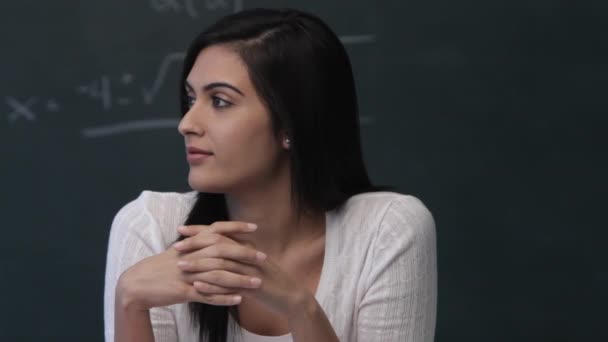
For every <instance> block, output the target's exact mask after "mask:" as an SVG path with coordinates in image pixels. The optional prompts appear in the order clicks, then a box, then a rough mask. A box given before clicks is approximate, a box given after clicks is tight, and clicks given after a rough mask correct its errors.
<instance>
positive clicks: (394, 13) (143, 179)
mask: <svg viewBox="0 0 608 342" xmlns="http://www.w3.org/2000/svg"><path fill="white" fill-rule="evenodd" d="M260 6H261V7H264V6H265V7H284V6H290V7H297V8H300V9H304V10H309V11H312V12H314V13H316V14H318V15H319V16H321V17H322V18H324V19H325V20H327V21H328V22H329V24H330V25H331V26H332V27H333V28H334V29H335V31H336V32H337V33H338V34H339V35H340V37H341V38H342V39H343V41H344V43H345V44H346V46H347V49H348V51H349V54H350V56H351V59H352V62H353V66H354V71H355V77H356V80H357V86H358V91H359V96H360V106H361V113H362V114H361V115H362V118H361V119H362V120H361V121H362V134H363V143H364V151H365V158H366V162H367V164H368V167H369V170H370V173H371V175H372V178H373V179H374V181H375V182H377V183H381V184H392V185H395V186H396V187H397V188H398V189H399V190H400V191H401V192H404V193H409V194H413V195H416V196H418V197H419V198H420V199H422V200H423V201H424V202H425V204H427V206H428V207H429V208H430V209H431V211H432V212H433V214H434V215H435V219H436V222H437V231H438V247H439V248H438V251H439V291H440V292H439V311H438V325H437V340H438V341H583V340H591V339H594V340H602V339H607V338H608V333H606V330H604V329H602V330H600V329H599V328H600V327H601V326H602V325H603V323H604V320H605V310H604V307H605V304H606V287H607V285H608V272H607V268H606V264H605V261H606V259H605V258H604V257H603V256H602V255H600V251H601V250H602V249H605V247H604V246H605V245H606V241H607V237H608V234H607V233H606V227H607V225H606V223H605V217H604V215H601V213H602V211H603V210H604V206H605V204H606V199H605V196H606V194H607V191H606V186H605V181H604V178H605V176H606V174H607V170H606V169H607V167H606V166H607V162H606V150H607V148H606V147H607V146H606V143H605V142H602V141H600V136H601V135H602V134H605V131H606V129H607V125H606V108H607V106H606V105H607V102H608V100H607V99H608V95H607V94H606V91H607V85H608V82H607V81H608V46H607V43H606V36H607V35H608V29H607V27H606V24H605V23H606V22H607V21H608V17H607V16H606V9H607V3H606V2H605V1H579V2H573V1H570V2H568V1H548V0H525V1H524V0H512V1H496V0H485V1H482V0H477V1H454V0H431V1H396V0H395V1H362V0H353V1H321V0H314V1H313V0H310V1H303V0H298V1H256V0H234V1H229V0H225V1H222V0H142V1H118V0H107V1H67V0H64V1H32V0H28V1H26V0H23V1H3V2H2V3H1V4H0V28H1V29H0V43H1V44H2V48H1V56H2V57H1V59H0V75H1V79H0V152H1V153H2V154H1V159H0V180H1V182H2V183H1V184H2V194H1V198H2V201H1V203H0V204H1V207H0V208H1V209H0V210H1V214H2V216H1V217H2V221H1V222H2V231H3V233H2V248H1V249H0V277H1V283H0V294H1V298H2V301H1V304H2V305H1V310H0V340H2V341H38V340H45V341H46V340H48V341H101V340H102V336H103V333H102V312H103V306H102V295H103V294H102V290H103V274H104V268H105V265H104V262H105V252H106V244H107V238H108V232H109V228H110V223H111V220H112V218H113V215H114V214H115V213H116V211H117V210H118V209H119V208H120V207H121V206H122V205H124V204H125V203H126V202H128V201H130V200H132V199H134V198H135V197H136V196H137V195H138V194H139V193H140V192H141V191H142V190H144V189H151V190H157V191H186V190H188V187H187V183H186V171H187V164H186V162H185V159H184V155H183V147H182V139H181V137H180V136H179V135H178V134H177V131H176V127H175V125H176V123H177V119H178V117H179V111H178V105H177V96H176V95H177V82H178V74H179V70H180V67H181V65H180V63H181V59H182V58H183V51H184V49H185V47H186V46H187V45H188V43H189V41H190V40H191V39H192V38H193V37H194V35H195V34H196V33H198V32H199V31H200V30H201V29H202V28H204V27H205V26H206V25H208V24H209V23H211V22H212V21H214V20H215V19H217V18H219V17H220V16H222V15H225V14H228V13H231V12H234V11H235V10H238V9H239V8H250V7H260ZM602 254H603V253H602Z"/></svg>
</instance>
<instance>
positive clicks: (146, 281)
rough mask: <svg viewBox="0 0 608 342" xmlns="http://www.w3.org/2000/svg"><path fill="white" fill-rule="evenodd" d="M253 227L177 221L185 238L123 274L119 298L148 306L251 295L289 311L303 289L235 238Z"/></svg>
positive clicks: (231, 301)
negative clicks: (180, 223)
mask: <svg viewBox="0 0 608 342" xmlns="http://www.w3.org/2000/svg"><path fill="white" fill-rule="evenodd" d="M256 229H257V226H256V225H255V224H251V223H246V222H236V221H226V222H215V223H213V224H211V225H190V226H180V227H178V231H179V233H181V234H182V235H184V236H186V238H185V239H183V240H181V241H179V242H176V243H175V244H173V246H172V247H170V248H169V249H167V250H166V251H165V252H162V253H159V254H157V255H154V256H151V257H148V258H145V259H143V260H141V261H140V262H138V263H136V264H135V265H133V266H132V267H131V268H129V269H128V270H126V271H125V272H124V273H123V274H122V275H121V277H120V279H119V282H118V288H117V295H118V296H117V301H121V302H122V304H123V305H128V306H132V307H135V308H137V309H141V310H147V309H150V308H152V307H158V306H167V305H172V304H177V303H184V302H201V303H206V304H211V305H221V306H230V305H236V304H239V303H240V302H241V300H242V297H250V298H252V299H255V300H256V301H259V302H260V303H261V304H263V305H264V306H266V307H268V308H269V309H271V310H273V311H275V312H277V313H281V314H285V315H289V314H290V313H291V311H292V308H295V307H297V305H298V301H299V300H301V299H303V298H304V297H305V296H303V295H304V294H306V293H307V289H306V288H304V287H302V286H301V285H298V282H297V281H295V280H294V279H292V278H291V277H290V276H289V275H288V274H287V273H285V272H283V271H282V270H281V268H280V267H279V266H278V265H277V264H275V263H274V262H272V261H271V260H270V259H269V258H268V257H267V256H266V254H264V253H263V252H261V251H258V250H256V249H255V248H254V247H255V246H251V245H247V244H245V243H241V242H239V241H240V240H239V236H241V237H242V236H243V234H250V233H252V232H254V231H255V230H256Z"/></svg>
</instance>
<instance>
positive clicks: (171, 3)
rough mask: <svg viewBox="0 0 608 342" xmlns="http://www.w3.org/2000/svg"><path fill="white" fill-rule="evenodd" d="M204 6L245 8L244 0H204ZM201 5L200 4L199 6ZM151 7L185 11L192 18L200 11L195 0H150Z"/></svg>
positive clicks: (167, 10) (208, 7) (210, 7)
mask: <svg viewBox="0 0 608 342" xmlns="http://www.w3.org/2000/svg"><path fill="white" fill-rule="evenodd" d="M200 2H202V6H203V7H204V8H205V10H207V11H216V10H223V9H229V8H230V7H231V6H232V10H233V11H234V12H238V11H240V10H242V9H243V0H233V1H232V3H231V2H230V1H228V0H204V1H200ZM199 7H200V6H199ZM150 8H152V10H154V11H156V12H159V13H161V12H175V13H181V12H185V13H186V14H187V15H188V16H189V17H190V18H198V16H199V12H198V11H197V9H196V6H195V4H194V1H193V0H150Z"/></svg>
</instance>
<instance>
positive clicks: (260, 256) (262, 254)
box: [255, 252, 266, 261]
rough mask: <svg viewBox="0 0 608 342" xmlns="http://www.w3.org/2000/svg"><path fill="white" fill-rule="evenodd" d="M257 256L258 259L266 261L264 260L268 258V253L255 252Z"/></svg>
mask: <svg viewBox="0 0 608 342" xmlns="http://www.w3.org/2000/svg"><path fill="white" fill-rule="evenodd" d="M255 257H256V258H257V259H258V261H264V260H266V254H264V253H262V252H257V253H256V254H255Z"/></svg>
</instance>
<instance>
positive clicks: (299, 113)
mask: <svg viewBox="0 0 608 342" xmlns="http://www.w3.org/2000/svg"><path fill="white" fill-rule="evenodd" d="M218 44H221V45H224V46H228V47H231V48H233V49H234V51H235V52H237V53H238V55H239V56H240V57H241V59H242V60H243V62H244V63H245V65H246V66H247V70H248V72H249V77H250V79H251V81H252V83H253V86H254V88H255V90H256V92H257V94H258V96H259V97H260V99H261V100H262V101H263V103H264V104H265V105H266V108H267V110H268V111H269V113H270V116H271V122H272V128H273V132H274V134H275V136H276V138H277V139H280V137H279V135H280V132H281V131H284V132H286V133H287V135H288V136H289V139H290V148H289V152H288V154H289V163H290V170H291V186H292V204H293V206H294V208H295V209H296V212H297V213H298V215H301V214H302V213H303V212H305V211H310V212H312V213H322V212H325V211H329V210H333V209H336V208H338V207H340V206H341V205H342V204H343V203H344V202H346V200H348V198H349V197H351V196H353V195H356V194H359V193H363V192H370V191H383V190H389V189H391V188H389V187H378V186H373V185H372V184H371V182H370V180H369V177H368V174H367V171H366V169H365V165H364V161H363V153H362V150H361V141H360V132H359V111H358V104H357V95H356V91H355V83H354V78H353V73H352V68H351V64H350V60H349V58H348V54H347V52H346V49H345V48H344V46H343V45H342V43H341V42H340V39H339V38H338V36H337V35H336V34H335V33H334V32H333V31H332V30H331V29H330V28H329V27H328V26H327V24H325V23H324V22H323V21H322V20H321V19H319V18H318V17H316V16H314V15H312V14H309V13H306V12H303V11H299V10H294V9H250V10H245V11H242V12H238V13H235V14H232V15H228V16H226V17H223V18H222V19H220V20H219V21H218V22H216V23H215V24H213V25H212V26H210V27H209V28H208V29H206V30H205V31H204V32H202V33H201V34H199V35H198V36H197V37H196V38H195V39H194V41H193V42H192V44H191V45H190V47H189V49H188V51H187V54H186V58H185V61H184V65H183V71H182V78H181V80H180V105H181V111H182V116H183V115H184V114H185V113H186V112H187V111H188V108H189V106H188V98H187V92H186V90H185V88H184V83H185V81H186V78H187V76H188V74H189V73H190V70H191V69H192V66H193V65H194V62H195V60H196V58H197V57H198V55H199V53H200V52H201V51H202V50H203V49H205V48H206V47H209V46H212V45H218ZM228 220H229V217H228V210H227V207H226V202H225V197H224V194H221V193H206V192H199V193H198V194H197V199H196V202H195V203H194V205H193V207H192V210H191V211H190V213H189V215H188V217H187V219H186V222H185V224H186V225H191V224H204V225H210V224H212V223H214V222H216V221H228ZM183 238H185V237H184V236H180V237H179V239H178V240H182V239H183ZM189 308H190V312H191V317H192V320H193V324H194V325H196V324H197V323H198V326H199V336H200V339H201V340H202V341H209V342H223V341H226V338H227V333H228V318H229V317H228V315H229V314H232V316H233V318H234V319H235V321H236V322H237V323H238V313H237V308H236V307H234V306H232V307H225V306H213V305H208V304H203V303H197V302H191V303H189Z"/></svg>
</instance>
